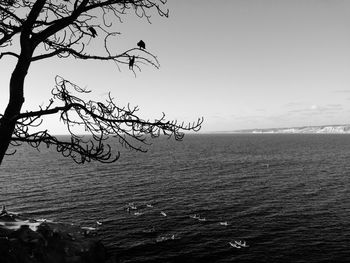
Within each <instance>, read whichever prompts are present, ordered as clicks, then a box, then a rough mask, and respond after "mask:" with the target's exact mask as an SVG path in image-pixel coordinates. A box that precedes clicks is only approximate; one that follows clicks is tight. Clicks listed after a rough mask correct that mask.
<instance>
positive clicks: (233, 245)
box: [228, 242, 241, 248]
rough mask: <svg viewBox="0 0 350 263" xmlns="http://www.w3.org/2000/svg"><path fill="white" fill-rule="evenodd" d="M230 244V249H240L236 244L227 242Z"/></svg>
mask: <svg viewBox="0 0 350 263" xmlns="http://www.w3.org/2000/svg"><path fill="white" fill-rule="evenodd" d="M228 243H229V244H230V246H231V247H234V248H241V247H240V246H238V245H237V244H234V243H232V242H228Z"/></svg>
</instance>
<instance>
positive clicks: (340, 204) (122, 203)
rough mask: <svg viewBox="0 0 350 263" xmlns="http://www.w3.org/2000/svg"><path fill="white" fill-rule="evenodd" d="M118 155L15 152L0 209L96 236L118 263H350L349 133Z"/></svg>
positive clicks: (169, 144) (164, 143) (4, 172)
mask: <svg viewBox="0 0 350 263" xmlns="http://www.w3.org/2000/svg"><path fill="white" fill-rule="evenodd" d="M117 147H118V146H117ZM120 150H121V157H120V159H119V160H118V161H117V162H115V163H112V164H102V163H98V162H91V163H86V164H83V165H78V164H75V163H74V162H73V161H72V160H71V159H69V158H65V157H63V156H61V155H60V154H59V153H57V152H56V151H55V148H52V149H51V148H48V149H47V148H45V147H43V148H42V149H40V151H38V150H36V149H33V148H30V147H29V146H26V145H24V146H21V147H17V152H16V154H15V155H13V156H7V157H6V159H5V160H4V162H3V165H2V166H1V168H0V174H1V176H0V189H1V192H0V204H5V205H6V206H7V208H8V210H9V211H13V212H19V213H22V214H25V215H28V216H29V217H31V218H36V219H39V218H45V219H49V220H53V221H56V222H65V223H70V224H76V225H80V226H86V227H97V228H98V230H97V235H98V237H99V238H101V239H102V241H103V243H104V244H105V245H106V247H107V248H108V250H109V252H110V253H111V255H113V257H114V258H115V262H132V263H134V262H162V263H165V262H183V263H184V262H208V263H211V262H308V263H310V262H350V135H346V134H338V135H336V134H333V135H330V134H328V135H327V134H189V135H186V136H185V138H184V140H183V141H181V142H177V141H174V140H173V139H167V138H165V137H164V138H163V137H161V138H158V139H156V140H152V145H150V146H149V148H148V152H147V153H140V152H135V151H130V150H124V149H120ZM96 222H99V223H100V224H97V223H96Z"/></svg>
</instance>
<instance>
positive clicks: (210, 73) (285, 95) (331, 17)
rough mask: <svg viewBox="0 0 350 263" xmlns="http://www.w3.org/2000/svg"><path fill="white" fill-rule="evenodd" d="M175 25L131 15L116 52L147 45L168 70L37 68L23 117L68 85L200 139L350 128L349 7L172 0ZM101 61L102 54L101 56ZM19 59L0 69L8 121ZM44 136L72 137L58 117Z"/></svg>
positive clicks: (283, 0)
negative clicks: (172, 122)
mask: <svg viewBox="0 0 350 263" xmlns="http://www.w3.org/2000/svg"><path fill="white" fill-rule="evenodd" d="M167 8H169V11H170V14H169V18H162V17H159V16H157V15H156V14H154V15H153V16H152V18H151V22H152V23H151V24H150V23H148V22H147V21H146V20H145V19H139V18H137V17H136V16H134V15H132V14H130V15H128V16H126V17H125V18H123V23H122V24H117V28H118V31H120V32H121V35H120V36H119V37H118V41H119V42H117V43H118V44H116V49H117V50H120V51H122V48H124V47H132V46H136V43H137V42H138V41H139V40H140V39H142V40H144V41H145V43H146V48H147V50H148V51H150V52H152V53H154V54H156V56H157V58H158V59H159V62H160V65H161V67H160V69H155V68H153V67H151V66H147V65H144V66H143V67H142V71H141V72H136V73H137V74H136V77H135V75H134V73H133V72H132V71H130V70H128V68H127V67H122V68H121V71H119V70H118V68H117V67H116V66H115V65H114V64H113V63H108V62H107V63H106V62H97V61H89V62H86V61H78V60H74V59H69V60H67V59H65V60H63V59H61V60H59V59H49V60H46V61H39V62H35V63H33V64H32V66H31V68H30V70H29V72H28V75H27V79H26V83H25V99H26V101H25V104H24V110H37V109H38V106H39V105H45V104H47V102H48V100H49V99H50V91H51V89H52V88H53V86H54V78H55V76H56V75H61V76H63V77H65V78H67V79H69V80H71V81H72V82H74V83H76V84H78V85H80V86H81V87H87V88H88V89H91V90H93V93H92V96H93V98H94V99H95V100H101V101H103V100H104V99H105V98H106V94H107V93H108V92H109V91H110V92H111V93H112V95H113V97H114V98H115V99H116V101H117V102H118V103H119V104H120V105H126V104H127V103H130V104H131V105H135V106H136V105H138V106H139V108H140V114H141V116H143V117H145V118H148V117H149V118H150V119H152V118H157V117H159V116H161V114H162V112H164V113H165V114H166V116H167V118H168V119H177V120H179V121H185V122H190V121H195V120H197V118H199V117H204V123H203V126H202V130H201V132H218V131H233V130H239V129H253V128H277V127H297V126H309V125H331V124H348V123H350V15H349V14H350V1H347V0H328V1H326V0H230V1H229V0H218V1H215V3H214V1H209V0H191V1H185V0H169V1H168V4H167ZM96 51H97V52H98V51H100V50H99V48H98V47H97V48H96ZM14 65H15V59H13V58H5V57H4V58H3V59H1V60H0V83H1V88H0V89H1V96H0V111H3V110H4V108H5V106H6V104H7V100H8V94H7V93H8V82H9V78H10V75H11V72H12V70H13V68H14ZM43 125H45V128H48V129H49V131H51V132H52V133H56V134H64V133H66V131H65V130H64V129H63V126H62V125H60V124H58V117H54V118H50V119H48V120H46V122H44V124H43Z"/></svg>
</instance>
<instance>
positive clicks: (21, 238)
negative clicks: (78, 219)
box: [0, 214, 107, 263]
mask: <svg viewBox="0 0 350 263" xmlns="http://www.w3.org/2000/svg"><path fill="white" fill-rule="evenodd" d="M4 216H5V215H2V216H1V217H0V222H16V223H18V222H23V224H19V228H18V229H17V230H12V228H13V227H11V228H7V227H6V223H4V224H0V262H1V263H100V262H101V263H103V262H106V261H107V252H106V249H105V247H104V246H103V244H102V243H101V242H100V241H98V240H96V239H95V238H93V237H91V236H87V235H84V233H85V231H84V230H82V229H81V228H80V227H78V226H72V225H68V224H62V223H51V222H50V223H48V222H44V223H41V224H40V225H39V226H38V227H37V229H36V231H34V230H32V229H31V228H30V227H29V226H28V225H26V223H25V222H29V223H37V222H36V221H35V220H29V221H28V220H27V219H23V218H16V217H14V216H12V215H9V214H7V216H6V217H4ZM3 217H4V218H3ZM10 218H11V220H13V221H6V220H9V219H10ZM3 219H4V220H3ZM21 220H22V221H21ZM11 226H13V225H11Z"/></svg>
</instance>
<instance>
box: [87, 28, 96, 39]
mask: <svg viewBox="0 0 350 263" xmlns="http://www.w3.org/2000/svg"><path fill="white" fill-rule="evenodd" d="M88 29H89V31H90V32H91V34H92V37H96V36H97V32H96V30H95V28H93V27H91V26H90V27H89V28H88Z"/></svg>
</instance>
